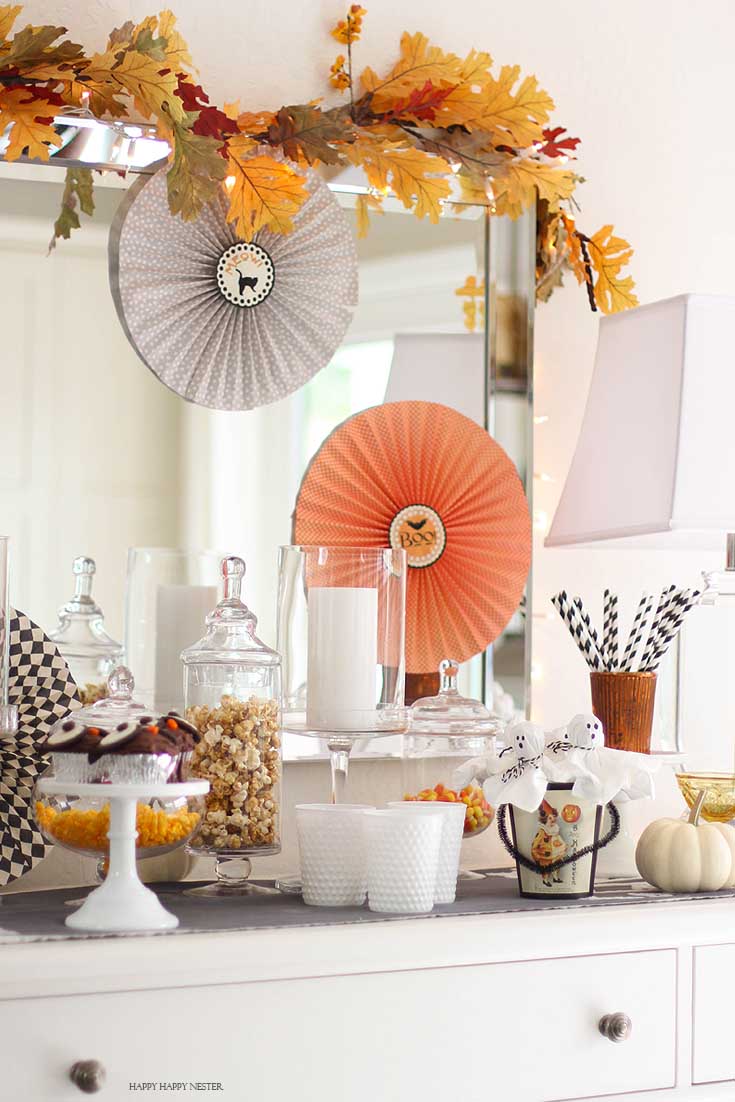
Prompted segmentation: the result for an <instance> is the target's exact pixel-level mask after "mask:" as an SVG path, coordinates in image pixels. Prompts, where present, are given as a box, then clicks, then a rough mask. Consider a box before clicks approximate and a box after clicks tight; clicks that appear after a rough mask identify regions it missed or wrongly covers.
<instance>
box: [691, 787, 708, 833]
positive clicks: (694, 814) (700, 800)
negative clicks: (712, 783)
mask: <svg viewBox="0 0 735 1102" xmlns="http://www.w3.org/2000/svg"><path fill="white" fill-rule="evenodd" d="M706 799H707V789H706V788H700V790H699V792H698V793H697V799H696V800H695V802H694V806H693V807H692V810H691V811H690V812H689V822H690V823H691V824H692V826H699V816H700V813H701V811H702V807H703V805H704V801H705V800H706Z"/></svg>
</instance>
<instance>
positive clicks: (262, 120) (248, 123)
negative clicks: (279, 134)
mask: <svg viewBox="0 0 735 1102" xmlns="http://www.w3.org/2000/svg"><path fill="white" fill-rule="evenodd" d="M275 117H276V116H275V114H274V113H273V111H241V112H240V114H239V115H238V116H237V129H238V130H239V131H241V133H243V134H262V133H263V132H264V131H265V130H267V129H268V127H269V126H270V125H271V123H272V122H274V121H275Z"/></svg>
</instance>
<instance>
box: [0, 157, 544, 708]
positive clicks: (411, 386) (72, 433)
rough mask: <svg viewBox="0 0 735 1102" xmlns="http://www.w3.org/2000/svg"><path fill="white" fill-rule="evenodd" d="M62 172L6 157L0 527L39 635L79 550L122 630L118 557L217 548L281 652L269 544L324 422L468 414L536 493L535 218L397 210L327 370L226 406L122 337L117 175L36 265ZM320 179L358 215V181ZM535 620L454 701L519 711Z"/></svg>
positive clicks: (510, 633) (515, 627) (374, 228)
mask: <svg viewBox="0 0 735 1102" xmlns="http://www.w3.org/2000/svg"><path fill="white" fill-rule="evenodd" d="M62 178H63V172H62V170H61V169H59V168H56V167H54V166H51V167H47V166H37V165H32V164H18V165H7V164H0V249H1V250H2V253H3V263H2V266H0V296H1V298H0V301H1V302H2V324H3V333H4V355H3V358H2V368H1V372H2V393H3V397H4V410H5V418H4V425H3V432H2V437H1V438H0V457H1V462H0V505H1V507H2V516H3V519H4V523H3V525H2V530H3V532H4V533H5V532H6V533H7V534H8V535H9V536H10V537H11V540H12V554H13V559H12V567H11V594H12V598H13V601H14V603H16V604H17V606H18V607H19V608H22V609H23V610H24V611H27V612H28V614H29V615H30V616H31V617H32V618H33V619H35V620H36V621H37V622H38V623H40V624H41V625H42V626H43V627H45V628H46V629H47V630H50V629H52V628H53V627H54V626H55V624H56V610H57V608H58V606H59V605H60V604H61V603H62V602H64V601H66V600H68V598H69V597H70V595H71V592H72V589H73V579H72V574H71V563H72V559H73V558H74V557H75V556H76V555H80V554H85V555H89V556H91V557H92V558H94V559H95V560H96V562H97V576H96V579H95V589H94V592H95V596H96V598H97V600H98V601H99V603H100V604H101V606H102V608H103V610H104V612H105V618H106V626H107V629H108V631H109V632H110V633H111V634H112V636H113V637H115V638H117V639H122V634H123V622H122V619H123V614H122V610H123V595H124V585H125V562H126V551H127V548H128V547H130V546H167V547H179V546H181V547H199V548H204V547H212V548H221V549H224V550H228V551H235V552H236V553H238V554H241V555H242V556H243V557H244V558H245V560H246V562H247V566H248V575H247V579H246V586H245V596H246V600H247V602H248V604H249V605H250V606H251V608H252V609H253V610H254V611H255V612H256V613H257V615H258V617H259V620H260V634H261V635H262V636H263V638H264V639H265V640H266V641H268V642H270V643H274V642H275V594H276V557H277V556H276V549H277V546H278V545H279V544H281V543H289V542H290V529H291V513H292V510H293V506H294V501H295V497H296V493H297V491H298V487H299V484H300V480H301V477H302V475H303V472H304V469H305V467H306V465H307V463H308V461H309V459H310V458H311V456H312V455H313V454H314V452H315V451H316V450H317V448H318V447H319V445H320V444H321V442H322V441H323V439H324V438H325V436H326V435H327V434H328V433H329V432H331V431H332V429H333V428H335V427H336V426H337V425H338V424H339V423H340V422H342V421H343V420H344V419H345V418H346V417H348V416H350V415H351V414H353V413H355V412H357V411H359V410H361V409H364V408H367V407H368V406H372V405H375V404H378V403H380V402H382V401H383V400H385V399H387V400H394V399H398V398H408V397H419V398H423V399H426V400H434V401H443V402H446V403H447V404H450V405H456V406H457V408H460V409H461V411H462V412H465V413H467V414H468V415H469V416H473V417H474V418H475V419H476V420H477V421H478V422H480V423H481V424H484V425H485V426H486V427H487V428H488V429H489V430H490V431H491V432H492V433H493V435H494V436H495V437H496V439H497V440H498V442H499V443H500V444H501V445H502V446H503V447H504V448H505V449H506V451H507V452H508V453H509V455H510V456H511V458H512V459H513V460H514V462H515V463H516V465H517V467H518V469H519V472H520V474H521V477H522V478H523V480H524V482H525V485H526V488H527V492H528V495H529V499H530V498H531V490H532V471H531V458H530V457H531V448H530V440H531V430H532V416H531V414H532V408H531V392H532V386H531V380H532V371H531V366H530V365H531V357H532V340H531V334H532V316H533V297H534V294H533V289H534V247H535V241H534V238H535V227H534V225H533V219H531V218H530V217H526V218H524V219H521V220H519V221H518V222H515V223H512V222H510V221H508V220H506V219H498V218H490V217H489V216H488V212H487V209H486V208H484V207H479V206H458V205H450V206H448V207H447V212H446V217H444V218H442V219H441V220H440V222H439V224H438V225H435V226H432V225H429V224H428V223H427V222H425V221H419V220H417V219H416V218H415V217H414V216H412V215H410V214H408V213H406V212H405V211H404V210H403V208H402V207H400V205H395V206H394V205H392V204H391V203H388V204H387V206H388V208H389V209H387V210H386V213H384V214H383V215H377V216H374V217H373V218H372V224H371V228H370V232H369V234H368V236H367V237H366V238H364V239H363V240H359V241H358V243H357V251H358V258H359V278H360V302H359V305H358V307H357V309H356V311H355V315H354V318H353V322H352V325H351V327H350V329H349V331H348V333H347V336H346V339H345V341H344V343H343V344H342V346H341V347H340V349H339V350H338V352H337V353H336V355H335V356H334V358H333V359H332V361H331V363H330V364H329V365H328V366H327V367H326V368H325V369H324V370H323V371H321V372H319V373H318V374H317V375H316V376H315V377H314V378H313V379H312V380H311V382H309V383H308V384H307V385H306V386H305V387H304V388H303V389H302V390H300V391H298V392H297V393H295V394H293V395H291V396H290V397H288V398H286V399H284V400H283V401H280V402H276V403H274V404H272V405H270V406H266V407H263V408H262V409H259V410H254V411H251V412H247V413H225V412H217V411H211V410H206V409H203V408H199V407H195V406H190V405H188V404H187V403H185V402H183V401H182V400H181V399H179V398H178V397H177V396H175V395H174V394H172V393H170V392H169V391H168V390H167V389H166V388H165V387H164V386H162V385H161V384H160V383H159V382H158V381H157V380H156V379H155V378H154V377H153V375H152V374H151V373H150V372H149V371H147V370H146V368H145V367H144V365H143V364H142V363H141V362H140V361H139V360H138V358H137V356H136V355H135V353H134V351H133V350H132V348H131V347H130V345H129V344H128V342H127V340H126V338H125V336H124V334H123V331H122V329H121V327H120V324H119V322H118V319H117V315H116V313H115V308H114V305H113V302H112V298H111V295H110V290H109V285H108V275H107V233H108V230H109V226H110V222H111V220H112V218H113V215H114V213H115V210H116V208H117V206H118V204H119V202H120V200H121V198H122V196H123V195H124V189H125V187H126V184H125V181H123V180H121V179H120V178H119V177H118V176H116V175H114V174H110V173H108V174H106V175H104V176H102V177H101V178H100V180H99V181H97V184H96V199H97V211H96V214H95V217H94V219H92V220H91V221H88V220H86V219H85V224H84V226H83V228H82V230H81V231H77V232H76V233H75V234H74V235H73V236H72V238H71V240H70V241H63V242H60V243H59V245H58V247H57V248H56V250H55V252H54V253H53V255H52V256H51V257H49V258H46V257H45V255H44V254H45V252H46V248H47V244H48V240H49V237H50V235H51V226H52V223H53V221H54V218H55V217H56V211H57V207H58V203H59V199H60V190H61V181H62ZM330 186H332V187H333V189H334V190H335V193H336V194H337V196H338V199H339V201H340V203H341V204H342V205H344V206H345V207H347V208H348V217H350V218H351V219H354V210H353V209H351V208H354V205H355V191H354V187H353V186H352V185H351V184H349V183H341V184H340V183H339V182H333V183H332V184H330ZM468 280H469V283H468ZM486 313H487V316H488V317H489V319H490V320H489V325H487V326H486V324H485V316H486ZM529 623H530V609H529V608H527V607H526V608H522V609H519V611H518V613H517V614H516V615H515V616H514V617H513V620H512V621H511V623H510V624H509V625H508V628H507V629H506V631H505V632H504V633H503V635H502V636H501V637H500V639H499V640H498V641H497V643H496V644H495V646H494V647H493V648H491V650H490V651H489V652H488V654H487V655H485V656H479V657H478V658H476V659H474V660H472V661H471V662H469V663H467V664H466V666H465V668H464V670H463V672H462V689H463V691H465V692H469V693H471V695H475V696H484V698H485V699H487V700H490V699H491V695H492V686H493V682H494V681H497V682H499V683H500V685H502V688H503V690H504V691H505V692H507V693H510V695H511V696H512V698H513V703H514V706H515V707H516V709H517V710H519V711H525V710H526V709H527V707H528V688H529V668H530V632H529V628H528V625H529ZM429 691H435V688H432V687H431V686H429Z"/></svg>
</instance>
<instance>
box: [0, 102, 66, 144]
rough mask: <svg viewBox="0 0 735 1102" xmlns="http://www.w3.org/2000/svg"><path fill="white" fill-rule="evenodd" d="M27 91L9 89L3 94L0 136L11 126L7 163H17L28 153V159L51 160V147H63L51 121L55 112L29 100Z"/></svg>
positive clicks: (44, 105)
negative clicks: (49, 119) (19, 158)
mask: <svg viewBox="0 0 735 1102" xmlns="http://www.w3.org/2000/svg"><path fill="white" fill-rule="evenodd" d="M27 97H28V89H27V88H8V89H6V90H4V91H2V92H0V132H2V131H3V130H4V129H5V127H6V126H10V133H9V140H8V147H7V149H6V150H5V159H6V160H7V161H15V160H17V159H18V157H20V156H21V155H22V154H23V153H24V152H25V151H26V150H27V152H28V156H29V157H37V158H38V159H39V160H42V161H47V160H48V159H49V153H50V149H49V145H55V146H58V145H61V138H60V137H59V135H58V134H57V133H56V131H55V130H54V127H53V124H52V123H51V122H39V119H48V118H49V117H50V115H49V113H51V114H53V110H54V109H53V108H50V107H49V105H48V104H47V103H44V102H43V101H42V100H34V99H33V98H31V99H28V98H27Z"/></svg>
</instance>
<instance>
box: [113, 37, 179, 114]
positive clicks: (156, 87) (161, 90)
mask: <svg viewBox="0 0 735 1102" xmlns="http://www.w3.org/2000/svg"><path fill="white" fill-rule="evenodd" d="M162 73H163V75H162ZM112 76H113V77H114V79H115V80H116V81H117V82H118V83H119V84H121V85H122V87H123V88H124V89H125V90H126V92H129V94H130V95H131V96H132V97H133V103H134V104H135V106H136V108H137V109H138V111H140V112H141V114H143V115H146V116H150V115H161V114H169V115H170V116H171V118H172V119H173V120H174V122H183V121H184V105H183V103H182V102H181V100H180V99H179V97H178V96H175V95H174V91H175V89H176V87H177V84H178V79H177V76H176V73H174V72H173V71H172V70H170V69H169V71H168V72H165V69H164V66H162V64H161V62H160V61H156V60H155V59H154V58H152V57H148V56H147V55H146V54H140V53H138V51H137V50H126V51H125V53H124V54H123V56H122V61H121V62H120V63H119V64H118V65H116V66H115V68H114V69H113V70H112Z"/></svg>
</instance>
